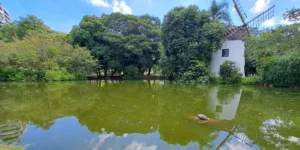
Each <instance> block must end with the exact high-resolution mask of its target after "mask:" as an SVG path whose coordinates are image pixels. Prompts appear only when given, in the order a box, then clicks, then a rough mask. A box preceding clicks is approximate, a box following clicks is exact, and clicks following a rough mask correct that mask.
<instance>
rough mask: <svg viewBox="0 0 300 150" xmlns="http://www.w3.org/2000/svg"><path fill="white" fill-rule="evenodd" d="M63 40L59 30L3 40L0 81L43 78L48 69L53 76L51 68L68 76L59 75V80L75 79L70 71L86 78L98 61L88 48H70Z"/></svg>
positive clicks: (64, 37)
mask: <svg viewBox="0 0 300 150" xmlns="http://www.w3.org/2000/svg"><path fill="white" fill-rule="evenodd" d="M66 39H67V38H66V35H65V34H62V33H48V34H42V33H34V32H32V33H28V34H27V35H26V36H25V37H24V38H23V40H16V41H14V42H11V43H3V45H1V46H2V47H1V51H0V56H1V57H0V66H1V69H0V80H43V79H45V75H46V74H47V72H49V71H52V75H55V73H53V71H54V72H55V71H56V72H58V73H57V75H61V74H63V75H68V77H67V76H64V77H59V79H60V80H69V79H75V78H73V77H71V75H70V74H72V75H74V76H77V77H86V76H87V75H89V74H90V73H92V72H93V69H94V68H95V65H96V64H97V61H96V60H94V59H93V57H92V56H91V54H90V52H89V51H88V50H87V49H85V48H80V47H75V48H73V46H71V45H70V44H68V43H67V41H66ZM60 72H63V73H60ZM48 77H50V76H48ZM69 77H70V78H69ZM48 79H49V78H48ZM49 80H50V79H49Z"/></svg>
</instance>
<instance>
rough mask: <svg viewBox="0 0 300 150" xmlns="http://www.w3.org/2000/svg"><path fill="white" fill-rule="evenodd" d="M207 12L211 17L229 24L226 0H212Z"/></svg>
mask: <svg viewBox="0 0 300 150" xmlns="http://www.w3.org/2000/svg"><path fill="white" fill-rule="evenodd" d="M209 12H210V15H211V18H212V19H218V20H220V21H221V22H223V23H225V24H231V19H230V15H229V13H228V3H227V2H222V3H217V1H216V0H213V1H212V3H211V6H210V8H209Z"/></svg>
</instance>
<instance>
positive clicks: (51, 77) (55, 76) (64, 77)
mask: <svg viewBox="0 0 300 150" xmlns="http://www.w3.org/2000/svg"><path fill="white" fill-rule="evenodd" d="M75 79H76V77H75V75H73V74H70V73H68V72H66V71H51V70H50V71H47V72H46V75H45V80H47V81H69V80H75Z"/></svg>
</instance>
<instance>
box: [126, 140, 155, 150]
mask: <svg viewBox="0 0 300 150" xmlns="http://www.w3.org/2000/svg"><path fill="white" fill-rule="evenodd" d="M132 149H135V150H156V149H157V146H156V145H151V146H146V145H145V144H143V143H139V142H137V141H133V142H132V143H131V144H129V145H127V146H126V148H125V150H132Z"/></svg>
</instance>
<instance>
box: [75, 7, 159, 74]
mask: <svg viewBox="0 0 300 150" xmlns="http://www.w3.org/2000/svg"><path fill="white" fill-rule="evenodd" d="M70 41H71V43H72V44H73V45H79V46H84V47H87V48H88V49H89V50H91V51H92V54H93V55H94V56H95V57H97V58H98V60H99V62H100V64H101V65H102V67H101V68H99V69H101V70H104V74H105V76H106V75H107V72H108V70H111V72H112V74H111V75H114V74H115V73H119V74H121V73H122V72H123V73H124V75H125V76H127V77H128V75H126V73H127V72H128V71H125V68H126V67H129V66H131V67H129V68H134V67H136V68H137V69H135V70H136V71H138V72H136V73H137V74H140V75H138V76H133V77H129V78H130V79H131V78H135V77H140V76H141V75H143V73H144V72H145V70H146V69H148V70H149V72H150V71H151V68H152V67H153V65H154V64H157V63H158V60H159V59H160V52H159V50H160V49H162V46H161V44H160V20H159V19H158V18H156V17H152V16H149V15H143V16H139V17H138V16H133V15H124V14H121V13H112V14H110V15H103V16H102V17H96V16H84V17H83V19H82V21H81V22H80V24H79V26H75V27H74V28H73V30H72V32H71V33H70ZM130 70H131V71H132V69H130ZM131 71H130V72H131Z"/></svg>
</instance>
